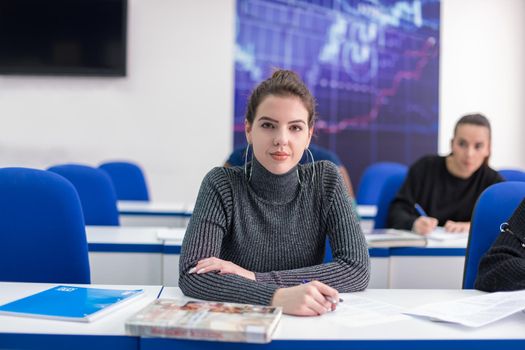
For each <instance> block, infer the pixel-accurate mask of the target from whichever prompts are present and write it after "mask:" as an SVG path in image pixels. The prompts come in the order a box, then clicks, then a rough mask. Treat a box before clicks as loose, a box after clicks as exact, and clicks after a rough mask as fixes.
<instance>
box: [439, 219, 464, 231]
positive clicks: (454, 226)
mask: <svg viewBox="0 0 525 350" xmlns="http://www.w3.org/2000/svg"><path fill="white" fill-rule="evenodd" d="M469 230H470V222H465V221H452V220H447V222H445V231H447V232H453V233H460V232H468V231H469Z"/></svg>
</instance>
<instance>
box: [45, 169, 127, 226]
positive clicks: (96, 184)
mask: <svg viewBox="0 0 525 350" xmlns="http://www.w3.org/2000/svg"><path fill="white" fill-rule="evenodd" d="M48 170H49V171H52V172H54V173H57V174H59V175H62V176H63V177H65V178H66V179H68V180H69V181H70V182H71V183H72V184H73V186H75V188H76V190H77V192H78V196H79V197H80V202H81V203H82V210H83V212H84V219H85V222H86V225H103V226H118V225H119V213H118V209H117V195H116V193H115V188H114V187H113V183H112V182H111V179H110V177H109V175H108V174H107V173H106V172H104V171H102V170H100V169H96V168H92V167H89V166H85V165H78V164H64V165H56V166H53V167H51V168H49V169H48Z"/></svg>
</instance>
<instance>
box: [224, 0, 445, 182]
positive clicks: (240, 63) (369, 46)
mask: <svg viewBox="0 0 525 350" xmlns="http://www.w3.org/2000/svg"><path fill="white" fill-rule="evenodd" d="M439 23H440V2H439V0H415V1H387V0H375V1H373V0H368V1H367V0H325V1H323V0H318V1H307V0H302V1H301V0H286V1H285V0H283V1H279V0H238V1H237V22H236V47H235V49H236V53H235V116H234V118H235V122H234V128H235V133H234V144H235V145H236V146H239V145H242V144H245V142H246V140H245V136H244V112H245V108H246V100H247V98H248V96H249V95H250V92H251V90H252V89H253V87H254V86H255V85H256V84H257V83H258V82H260V81H262V80H264V79H265V78H267V77H268V76H270V75H271V73H272V70H273V69H275V68H276V67H278V68H286V69H292V70H294V71H296V72H297V73H298V74H299V75H300V76H301V77H302V78H303V80H304V81H305V82H306V84H307V85H308V87H309V88H310V90H311V91H312V93H313V94H314V96H315V98H316V100H317V112H318V118H319V119H318V122H317V124H316V129H315V130H316V132H315V134H316V136H315V139H314V142H315V143H317V144H319V145H321V146H324V147H326V148H329V149H331V150H333V151H335V152H336V153H337V154H338V155H339V157H340V158H341V159H342V161H343V163H344V164H345V165H346V167H347V168H348V170H349V172H350V175H351V178H352V181H353V182H354V186H356V185H357V182H358V181H359V178H360V176H361V174H362V172H363V170H364V168H365V167H366V166H368V165H369V164H371V163H374V162H377V161H397V162H401V163H405V164H410V163H412V162H413V161H415V160H416V159H417V158H419V157H420V156H421V155H424V154H428V153H436V152H437V136H438V105H439Z"/></svg>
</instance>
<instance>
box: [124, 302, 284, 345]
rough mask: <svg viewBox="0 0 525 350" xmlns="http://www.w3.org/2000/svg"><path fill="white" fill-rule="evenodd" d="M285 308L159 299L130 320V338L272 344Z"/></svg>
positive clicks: (128, 323) (127, 328)
mask: <svg viewBox="0 0 525 350" xmlns="http://www.w3.org/2000/svg"><path fill="white" fill-rule="evenodd" d="M281 314H282V309H281V308H280V307H273V306H258V305H247V304H235V303H221V302H207V301H181V300H177V299H157V300H155V301H154V302H153V303H151V304H149V305H148V306H146V307H145V308H144V309H142V310H141V311H139V312H138V313H137V314H135V315H133V316H132V317H131V318H130V319H128V320H127V321H126V332H127V333H128V334H130V335H138V336H150V337H163V338H184V339H199V340H214V341H229V342H249V343H268V342H270V341H271V337H272V334H273V332H274V330H275V328H276V326H277V324H278V322H279V320H280V317H281Z"/></svg>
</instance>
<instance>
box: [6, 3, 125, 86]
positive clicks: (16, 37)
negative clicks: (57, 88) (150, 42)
mask: <svg viewBox="0 0 525 350" xmlns="http://www.w3.org/2000/svg"><path fill="white" fill-rule="evenodd" d="M127 7H128V6H127V0H0V74H24V75H99V76H102V75H109V76H125V75H126V37H127Z"/></svg>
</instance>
